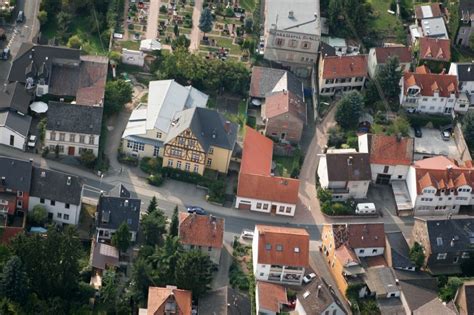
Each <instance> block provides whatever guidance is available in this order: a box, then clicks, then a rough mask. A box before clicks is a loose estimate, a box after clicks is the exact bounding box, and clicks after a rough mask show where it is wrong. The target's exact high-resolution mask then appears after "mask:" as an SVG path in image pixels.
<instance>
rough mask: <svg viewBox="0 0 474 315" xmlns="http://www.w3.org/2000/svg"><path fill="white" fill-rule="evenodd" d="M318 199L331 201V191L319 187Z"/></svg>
mask: <svg viewBox="0 0 474 315" xmlns="http://www.w3.org/2000/svg"><path fill="white" fill-rule="evenodd" d="M318 199H319V201H320V202H322V203H324V202H327V201H332V193H331V192H330V191H329V190H327V189H324V188H319V189H318Z"/></svg>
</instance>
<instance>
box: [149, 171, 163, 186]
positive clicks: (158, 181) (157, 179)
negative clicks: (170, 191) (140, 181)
mask: <svg viewBox="0 0 474 315" xmlns="http://www.w3.org/2000/svg"><path fill="white" fill-rule="evenodd" d="M146 180H147V182H148V184H150V185H153V186H157V187H158V186H161V185H162V184H163V182H164V179H163V176H162V175H161V174H152V175H150V176H148V177H147V179H146Z"/></svg>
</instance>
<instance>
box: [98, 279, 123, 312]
mask: <svg viewBox="0 0 474 315" xmlns="http://www.w3.org/2000/svg"><path fill="white" fill-rule="evenodd" d="M122 293H123V285H122V284H121V282H120V281H119V278H118V277H117V273H116V272H115V271H114V270H106V271H105V273H104V276H103V278H102V287H101V288H100V300H101V301H102V303H103V305H105V306H106V307H107V309H108V313H113V314H120V312H119V311H118V310H119V308H120V307H121V304H123V301H122V297H123V296H122Z"/></svg>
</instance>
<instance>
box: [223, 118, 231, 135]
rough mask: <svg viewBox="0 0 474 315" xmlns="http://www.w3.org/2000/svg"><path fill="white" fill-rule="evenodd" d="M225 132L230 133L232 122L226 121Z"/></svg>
mask: <svg viewBox="0 0 474 315" xmlns="http://www.w3.org/2000/svg"><path fill="white" fill-rule="evenodd" d="M224 130H225V132H226V133H229V132H230V121H229V120H226V121H225V123H224Z"/></svg>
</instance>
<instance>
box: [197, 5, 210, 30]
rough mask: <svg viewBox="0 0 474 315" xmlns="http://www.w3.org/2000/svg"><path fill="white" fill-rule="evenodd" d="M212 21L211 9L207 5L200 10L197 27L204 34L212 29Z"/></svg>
mask: <svg viewBox="0 0 474 315" xmlns="http://www.w3.org/2000/svg"><path fill="white" fill-rule="evenodd" d="M212 23H213V21H212V13H211V10H210V9H209V8H208V7H207V8H204V9H203V10H202V12H201V16H200V17H199V29H200V30H201V32H203V33H204V35H206V33H209V32H210V31H212Z"/></svg>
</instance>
